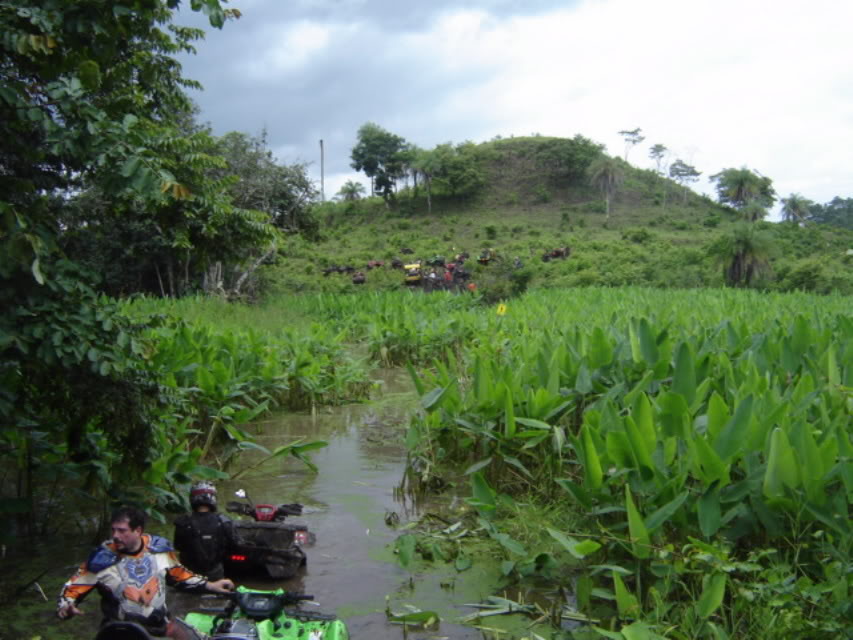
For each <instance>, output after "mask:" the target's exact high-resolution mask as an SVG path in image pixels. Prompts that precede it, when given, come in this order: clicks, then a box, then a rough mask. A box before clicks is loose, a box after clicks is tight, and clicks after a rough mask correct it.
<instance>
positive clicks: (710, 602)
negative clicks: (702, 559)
mask: <svg viewBox="0 0 853 640" xmlns="http://www.w3.org/2000/svg"><path fill="white" fill-rule="evenodd" d="M727 580H728V577H727V576H726V574H725V573H721V572H718V573H715V574H713V575H712V576H711V577H710V579H708V580H707V581H706V582H705V587H704V589H703V590H702V595H701V596H699V602H697V603H696V613H697V614H699V617H700V618H707V617H708V616H710V615H711V614H712V613H714V611H716V610H717V609H718V608H719V606H720V605H721V604H723V598H724V597H725V595H726V581H727Z"/></svg>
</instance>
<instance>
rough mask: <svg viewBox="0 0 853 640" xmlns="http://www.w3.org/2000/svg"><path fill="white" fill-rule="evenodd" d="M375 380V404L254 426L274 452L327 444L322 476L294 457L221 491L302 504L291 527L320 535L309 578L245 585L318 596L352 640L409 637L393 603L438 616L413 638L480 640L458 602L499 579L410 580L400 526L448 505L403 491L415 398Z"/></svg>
mask: <svg viewBox="0 0 853 640" xmlns="http://www.w3.org/2000/svg"><path fill="white" fill-rule="evenodd" d="M375 377H376V379H377V383H378V385H379V389H378V390H377V393H376V394H375V396H376V398H377V400H375V401H374V402H371V403H366V404H363V405H347V406H344V407H335V408H322V409H319V410H318V411H317V412H315V413H304V414H293V413H286V414H278V415H274V416H272V417H268V418H267V419H265V420H263V421H262V422H260V423H258V424H257V425H256V428H255V434H256V439H257V442H258V443H260V444H262V445H264V446H265V447H267V448H268V449H270V450H272V449H274V448H275V447H277V446H280V445H282V444H286V443H290V442H293V441H295V440H298V439H300V438H304V439H307V440H324V441H326V442H328V446H327V447H324V448H322V449H319V450H316V451H313V452H312V453H311V454H310V455H311V459H312V461H313V462H314V464H315V465H316V466H317V468H318V473H314V472H313V471H311V470H310V469H308V468H307V467H306V466H305V465H303V464H302V463H301V462H300V461H298V460H296V459H294V458H292V457H290V458H285V459H280V460H273V461H269V462H267V463H265V464H264V465H262V466H260V467H258V468H256V469H253V470H251V471H250V472H248V473H246V474H244V475H242V476H241V477H240V478H238V480H236V481H231V482H223V483H220V484H219V496H220V503H221V504H223V505H224V504H225V503H226V502H227V501H228V500H230V499H234V497H233V494H234V491H235V490H237V489H244V490H245V491H246V492H247V493H248V495H249V496H250V498H251V499H252V500H253V501H254V502H255V503H273V504H278V503H290V502H299V503H302V504H303V505H304V507H305V509H304V513H303V515H302V516H301V517H298V518H293V519H292V521H293V522H298V523H304V524H307V525H308V527H309V530H310V531H311V532H313V533H314V534H315V535H316V543H315V544H314V545H313V546H310V547H308V548H307V549H306V552H307V555H308V564H307V567H306V570H305V571H304V574H300V575H299V576H297V577H296V578H294V579H292V580H288V581H281V582H262V581H244V582H243V584H245V585H246V586H254V587H257V588H267V589H269V588H276V587H278V586H282V587H284V588H285V589H290V590H300V591H304V592H306V593H310V594H313V595H314V598H315V601H316V602H317V603H318V604H317V605H312V604H306V605H303V606H304V607H308V608H313V609H316V610H317V611H322V612H328V613H337V614H338V615H339V616H340V617H341V618H342V619H344V620H345V622H346V623H347V625H348V627H349V629H350V634H351V636H352V637H354V638H372V639H374V640H376V639H383V638H389V639H390V638H394V639H396V638H400V637H402V635H403V634H402V628H401V626H400V625H398V624H391V623H389V622H387V619H386V613H385V611H386V607H387V606H390V608H391V610H392V611H394V612H404V613H405V612H409V609H408V607H409V606H413V607H418V608H420V609H423V610H431V611H437V612H438V613H439V614H440V615H441V618H442V622H441V625H440V628H439V629H438V630H431V631H423V632H418V631H410V632H409V636H412V637H425V638H426V637H441V638H452V639H462V638H474V637H481V636H480V632H479V631H477V630H474V629H471V628H470V627H463V626H460V625H456V624H454V623H453V620H454V619H456V618H458V617H459V616H460V615H463V614H465V613H470V612H471V609H464V608H461V607H459V605H461V604H464V603H467V602H476V601H480V600H481V599H483V598H485V597H486V596H488V595H489V593H490V592H491V591H490V588H491V587H492V586H493V584H494V576H487V575H486V573H484V572H485V571H487V570H486V569H483V568H477V567H473V568H472V569H469V570H468V571H465V572H463V573H460V574H457V572H456V571H455V570H454V569H452V568H449V569H443V570H436V571H433V570H429V569H427V570H425V571H424V570H421V571H420V572H418V573H412V572H410V571H409V570H407V569H404V568H402V567H401V566H400V565H399V563H398V562H397V560H396V557H395V555H394V553H393V546H394V541H395V539H396V538H397V536H399V535H400V530H399V529H400V527H403V526H405V524H406V523H407V522H410V521H411V520H413V519H415V518H417V517H418V516H419V515H420V514H421V513H423V512H424V511H425V510H432V511H435V510H443V509H445V505H443V504H442V503H441V502H431V503H428V504H423V505H421V504H415V503H413V501H412V499H411V497H407V496H406V495H402V494H401V492H400V491H397V490H396V489H397V487H398V486H399V484H400V482H401V479H402V477H403V472H404V468H405V458H406V453H405V447H404V445H403V439H404V435H405V431H406V425H407V423H408V416H409V415H410V414H411V412H412V411H413V410H414V408H415V406H416V404H417V401H418V400H417V397H416V395H415V394H414V392H413V391H412V390H411V382H410V380H409V378H408V375H407V374H406V373H405V372H404V371H400V370H393V371H380V372H378V373H377V374H376V375H375ZM258 459H259V458H258V457H257V456H256V455H255V454H254V453H252V454H243V455H242V456H241V459H240V460H239V461H238V463H237V464H236V465H235V466H234V468H232V469H231V470H230V471H231V472H232V473H236V472H237V471H239V470H240V469H241V468H243V467H246V466H249V465H251V464H252V463H253V462H255V461H257V460H258ZM392 513H395V514H397V516H398V517H399V524H398V525H397V526H396V528H394V527H391V526H389V525H388V524H386V516H389V514H392ZM394 519H396V518H394ZM173 602H174V606H173V609H174V610H175V611H176V612H178V613H182V612H183V611H185V610H187V609H189V608H192V607H193V606H197V605H198V599H197V597H195V596H191V595H184V594H178V595H177V596H176V597H175V598H174V599H173Z"/></svg>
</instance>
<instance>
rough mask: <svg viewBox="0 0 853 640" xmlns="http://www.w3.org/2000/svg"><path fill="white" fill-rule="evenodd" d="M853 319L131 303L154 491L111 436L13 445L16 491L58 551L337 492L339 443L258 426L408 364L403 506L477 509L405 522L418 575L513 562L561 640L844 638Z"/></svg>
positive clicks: (9, 467)
mask: <svg viewBox="0 0 853 640" xmlns="http://www.w3.org/2000/svg"><path fill="white" fill-rule="evenodd" d="M849 308H850V299H849V298H848V297H844V296H821V297H816V296H812V295H808V294H760V293H756V292H750V291H737V290H718V291H712V290H693V291H679V292H672V291H668V292H667V291H661V290H653V289H640V288H613V289H600V288H588V289H573V290H562V291H558V290H534V291H530V292H528V293H527V294H525V295H524V296H521V297H519V298H516V299H513V300H511V301H509V302H508V303H506V304H503V305H498V306H494V305H483V304H482V303H481V302H480V301H479V300H478V299H477V298H476V297H474V296H468V295H465V296H459V295H452V294H445V293H439V294H432V295H422V294H418V293H411V292H391V293H370V294H368V293H365V294H363V295H352V296H330V295H304V296H299V297H294V298H286V299H285V298H282V299H280V300H279V301H278V302H277V303H272V302H271V301H270V302H268V303H267V305H266V306H264V307H261V308H258V309H256V313H257V317H258V324H257V329H253V330H246V329H240V328H239V325H241V324H243V325H244V324H246V323H247V320H249V321H250V318H251V314H252V313H253V308H251V307H244V306H241V305H235V304H231V305H228V304H227V303H224V302H221V301H217V300H215V299H209V298H198V299H195V300H193V299H184V300H179V301H158V300H152V299H139V300H136V301H131V302H127V303H123V304H122V305H121V306H120V309H121V314H122V317H125V318H127V322H128V325H129V326H142V325H145V326H147V327H148V328H146V329H144V330H140V331H138V332H137V333H136V334H134V336H133V337H132V338H128V339H127V345H128V348H129V349H133V350H134V351H133V352H134V353H135V354H136V358H135V359H136V361H137V362H138V363H139V369H140V375H142V374H144V375H146V376H148V377H149V378H150V379H151V380H152V381H156V389H157V394H158V398H159V401H158V404H157V405H156V406H158V407H159V409H158V414H157V419H156V420H153V421H152V423H151V424H152V425H153V426H154V428H153V429H152V431H151V432H150V433H149V434H148V439H147V440H146V442H145V445H144V446H145V455H143V456H142V458H143V459H144V460H147V462H146V463H145V464H142V465H141V466H139V467H138V469H139V471H138V472H136V473H134V472H133V471H132V469H134V468H137V467H133V466H132V464H131V463H129V462H128V460H132V459H133V457H134V456H135V455H138V454H139V452H138V451H135V450H128V451H125V452H122V451H120V450H116V449H114V448H111V447H110V444H109V443H110V438H111V437H115V434H114V433H112V432H111V431H110V429H109V428H108V426H107V425H96V424H92V425H88V426H87V428H86V429H85V432H84V434H83V437H84V439H85V442H87V443H88V446H89V447H101V448H100V449H91V450H90V456H89V457H88V458H87V459H80V457H79V456H77V459H74V458H73V457H71V456H69V450H68V448H67V447H68V444H67V442H66V441H65V440H64V438H60V440H52V439H51V437H50V434H35V433H30V434H26V432H24V433H22V434H21V435H22V436H23V435H29V439H24V438H21V439H20V440H19V441H17V442H16V441H13V440H10V439H9V438H8V433H7V434H6V436H5V437H6V438H7V439H6V440H5V448H4V460H5V464H4V470H5V472H4V473H5V475H4V481H5V482H6V483H7V484H8V482H9V481H10V480H13V479H14V478H31V479H32V481H31V482H30V483H29V484H28V485H20V486H26V487H28V491H29V494H22V495H21V497H20V500H21V504H24V503H28V504H32V505H33V508H32V509H31V510H29V511H27V512H26V513H27V516H26V518H25V519H23V520H20V519H15V518H14V514H11V515H7V516H6V522H7V523H9V524H12V525H15V523H17V524H16V525H15V526H17V527H19V528H18V529H17V531H18V532H19V533H21V534H22V533H24V532H27V533H45V534H50V533H56V532H58V531H60V530H62V529H64V528H65V527H67V523H68V521H69V519H79V516H80V515H81V514H85V513H90V514H98V513H103V512H104V510H105V509H106V508H107V507H108V506H109V504H111V503H113V502H115V501H122V500H131V501H137V502H141V503H142V504H144V505H145V506H146V508H147V509H148V510H149V512H151V513H152V514H154V515H155V516H157V515H159V517H160V518H161V519H162V520H164V521H166V520H167V519H168V517H167V516H168V514H169V513H170V512H174V511H176V510H180V509H182V508H184V507H185V505H184V500H185V497H184V493H185V491H184V489H185V487H186V483H187V482H189V481H190V479H192V478H197V477H210V478H216V479H220V481H221V480H223V479H225V478H227V477H229V476H230V477H231V478H237V479H238V480H237V481H238V483H239V478H241V477H245V478H246V481H251V480H250V478H252V477H255V475H256V473H257V472H260V471H261V470H263V469H265V468H267V469H269V468H275V467H276V466H277V465H280V463H277V462H275V460H276V459H281V458H282V457H287V458H295V459H296V461H297V462H302V463H304V464H306V465H307V466H306V467H305V468H306V470H307V471H308V472H309V473H312V472H313V471H316V472H317V473H319V474H320V476H322V475H323V474H324V473H328V472H329V470H325V471H324V469H323V468H322V466H321V467H319V468H318V467H317V465H316V463H315V462H314V461H312V458H311V455H310V454H311V452H312V451H314V452H318V451H320V450H322V448H323V447H324V446H325V445H326V442H325V441H323V440H320V439H316V438H311V437H304V436H303V437H297V438H286V439H284V441H275V442H271V441H270V440H269V439H268V438H263V437H261V438H259V437H258V431H257V429H256V428H255V427H253V426H252V425H253V421H254V422H257V421H258V420H259V419H261V418H262V417H263V416H264V415H267V414H268V413H269V412H270V411H272V410H276V411H281V410H285V411H301V412H302V413H303V414H304V413H305V412H306V411H307V412H308V414H310V413H311V412H312V411H322V410H323V409H322V406H323V405H335V404H340V403H344V402H352V401H358V400H359V399H366V398H367V397H368V396H369V394H370V393H371V389H372V388H373V395H374V398H376V397H377V390H376V388H375V384H372V383H371V382H370V381H371V374H370V373H369V372H370V370H371V369H372V368H373V367H375V366H389V365H390V366H406V367H408V369H409V377H410V378H411V380H412V381H413V383H414V385H415V388H416V391H417V394H418V396H419V397H420V403H419V406H420V408H419V409H418V410H416V411H414V412H413V413H412V414H411V416H410V418H409V419H406V420H404V421H403V422H401V423H400V426H399V427H398V430H397V432H396V435H394V434H393V433H391V432H385V433H383V434H382V435H381V436H380V440H388V441H389V442H391V441H393V440H396V441H397V442H400V443H401V445H404V446H405V448H406V450H407V451H408V463H407V465H406V472H405V474H404V475H403V477H402V478H401V480H400V482H401V490H403V491H409V492H410V493H412V494H414V495H421V496H438V497H440V496H448V497H451V496H456V498H457V500H459V499H461V500H462V501H461V502H456V505H457V507H456V508H454V509H451V510H449V511H446V512H443V513H442V511H438V512H436V514H437V515H439V519H436V518H435V517H433V516H430V517H428V518H425V519H423V520H420V521H419V520H418V519H417V518H416V519H415V520H409V519H408V518H405V519H404V520H403V521H402V523H400V524H402V525H404V526H405V529H404V530H403V531H401V532H400V536H399V537H398V538H397V541H396V542H395V543H394V544H393V545H391V546H392V547H393V549H394V551H395V553H396V557H397V560H398V562H399V563H400V565H401V566H402V567H403V568H404V569H409V570H412V571H416V573H417V575H420V576H424V575H429V574H430V573H432V572H439V573H440V572H442V571H447V570H450V571H451V572H452V573H455V574H458V575H461V574H463V573H465V572H467V571H469V570H472V568H478V570H482V569H483V568H486V567H491V568H492V569H493V570H494V574H493V575H494V578H493V580H494V582H493V585H494V589H495V594H494V595H496V596H497V595H499V592H500V594H501V595H503V594H505V593H506V592H505V591H500V590H501V589H504V590H505V589H508V588H512V589H514V590H515V591H513V593H518V594H524V593H527V594H528V595H527V596H525V597H524V598H526V599H527V600H526V601H525V603H523V604H524V607H522V610H523V612H524V613H526V616H524V615H523V619H528V618H529V622H530V623H533V622H537V619H538V623H537V625H536V627H535V628H534V629H535V633H536V634H538V635H542V634H546V635H548V634H551V635H554V634H556V635H558V636H559V635H560V634H563V635H571V637H577V638H586V637H590V638H594V637H617V638H623V637H624V638H627V639H629V640H630V639H631V638H635V637H649V638H654V637H666V638H715V639H716V638H726V637H750V638H763V637H770V635H777V634H778V630H779V629H784V630H787V631H789V632H790V633H792V634H799V635H802V637H811V636H812V634H829V635H830V636H836V637H837V636H840V635H843V634H844V633H846V632H847V631H848V630H849V629H850V625H851V611H850V598H849V593H850V587H851V585H850V582H851V575H853V574H851V560H850V551H851V549H850V545H851V531H850V524H849V523H850V518H849V513H850V512H849V505H850V499H851V495H853V441H851V415H853V351H851V349H853V323H851V319H850V317H849V312H848V310H849ZM182 316H183V317H182ZM279 316H280V317H283V318H287V324H284V323H282V324H278V322H277V320H276V318H277V317H279ZM60 435H61V434H60ZM36 436H38V437H36ZM27 453H29V455H26V454H27ZM270 465H272V467H270ZM312 470H313V471H312ZM335 473H336V474H337V473H338V472H335ZM57 486H63V487H68V488H69V490H70V491H65V492H63V493H62V494H61V495H58V494H57V493H56V491H55V487H57ZM7 504H9V503H7ZM414 515H415V514H410V516H414ZM96 524H97V523H96V522H93V523H92V525H96ZM94 528H97V527H96V526H95V527H94ZM82 532H83V530H81V533H82ZM88 535H94V530H93V531H90V533H89V534H88ZM11 548H12V549H14V548H15V547H11ZM442 567H446V569H443V568H442ZM413 575H415V574H413ZM401 582H402V580H401ZM15 586H16V587H18V586H21V585H20V584H15ZM530 589H533V591H532V592H531V591H529V590H530ZM531 593H533V594H534V595H530V594H531ZM19 595H20V594H19ZM7 596H8V594H7ZM422 598H423V601H425V602H428V601H429V597H428V596H422ZM513 598H514V600H507V601H504V600H495V601H493V602H492V605H491V608H486V609H483V610H481V613H482V614H483V615H485V614H490V615H491V614H495V613H500V612H502V611H504V610H505V609H508V608H511V606H513V605H511V604H508V603H510V602H512V601H518V600H519V599H523V598H522V597H521V596H513ZM496 603H497V604H496ZM415 604H418V603H417V602H416V603H415ZM460 604H461V603H460ZM391 613H392V614H405V615H404V617H403V618H400V619H401V620H408V621H409V622H410V623H412V624H415V623H424V622H431V623H432V622H434V620H433V617H435V618H438V617H440V616H439V615H438V614H433V613H431V612H430V611H429V610H427V611H423V612H421V613H412V612H411V611H402V612H401V611H393V612H391ZM445 615H447V614H446V613H445ZM406 616H408V617H406ZM461 617H462V616H461V615H460V616H459V617H458V618H456V619H450V620H447V619H446V618H445V622H447V623H450V622H454V621H458V619H459V618H461ZM503 617H504V616H494V617H488V623H487V622H486V618H476V617H470V618H469V622H472V623H475V624H479V625H480V626H483V627H484V628H492V629H493V628H500V626H501V625H497V626H496V625H495V623H494V621H495V620H497V619H498V618H503ZM514 617H517V616H514ZM548 621H551V623H552V624H554V625H555V626H552V627H550V631H549V630H548V629H549V626H548ZM561 621H562V624H561ZM568 621H571V622H572V625H571V628H569V627H567V623H568ZM543 625H544V626H543ZM561 629H562V630H561ZM771 630H772V631H771ZM533 632H534V631H533V630H527V631H525V625H523V624H522V625H521V626H519V627H515V631H514V632H513V635H515V634H520V635H529V634H530V633H533ZM637 634H640V635H637Z"/></svg>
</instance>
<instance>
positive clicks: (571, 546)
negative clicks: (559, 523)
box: [548, 528, 601, 560]
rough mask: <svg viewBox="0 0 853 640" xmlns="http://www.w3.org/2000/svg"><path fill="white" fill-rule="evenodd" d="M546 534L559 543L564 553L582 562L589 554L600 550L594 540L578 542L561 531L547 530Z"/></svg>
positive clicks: (599, 546)
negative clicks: (566, 552)
mask: <svg viewBox="0 0 853 640" xmlns="http://www.w3.org/2000/svg"><path fill="white" fill-rule="evenodd" d="M548 533H549V534H550V535H551V537H552V538H554V540H556V541H557V542H559V543H560V544H561V545H562V547H563V548H564V549H565V550H566V551H568V552H569V553H571V554H572V555H573V556H574V557H575V558H577V559H578V560H583V559H584V558H586V557H587V556H588V555H589V554H591V553H595V552H596V551H598V550H599V549H600V548H601V545H600V544H599V543H598V542H596V541H595V540H589V539H587V540H584V541H582V542H579V541H578V540H575V539H574V538H572V537H570V536H567V535H566V534H564V533H562V532H561V531H557V530H556V529H551V528H548Z"/></svg>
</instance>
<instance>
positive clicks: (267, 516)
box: [225, 490, 314, 580]
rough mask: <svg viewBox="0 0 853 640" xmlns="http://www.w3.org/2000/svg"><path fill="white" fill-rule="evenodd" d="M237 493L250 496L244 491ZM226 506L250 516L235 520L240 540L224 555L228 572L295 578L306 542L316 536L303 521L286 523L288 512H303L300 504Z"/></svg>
mask: <svg viewBox="0 0 853 640" xmlns="http://www.w3.org/2000/svg"><path fill="white" fill-rule="evenodd" d="M237 495H238V496H239V497H241V498H247V496H246V493H245V492H244V491H242V490H241V491H238V492H237ZM225 510H226V511H228V512H230V513H238V514H240V515H244V516H248V517H250V518H252V519H251V520H234V533H235V534H236V538H237V540H238V544H237V547H236V548H234V549H233V550H232V551H231V553H229V554H228V555H227V556H226V558H225V573H226V575H237V574H246V573H252V574H257V573H266V574H267V575H268V576H269V577H270V578H273V579H276V580H281V579H287V578H292V577H293V576H294V575H296V572H297V571H299V569H300V568H301V567H304V566H305V564H306V562H307V558H306V556H305V551H304V550H303V546H305V545H310V544H313V542H314V536H313V534H311V533H309V531H308V526H307V525H304V524H290V523H285V519H286V518H287V517H288V516H298V515H302V505H301V504H295V503H294V504H280V505H272V504H252V503H251V501H249V504H246V503H245V502H236V501H232V502H229V503H228V504H227V505H226V506H225Z"/></svg>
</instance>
